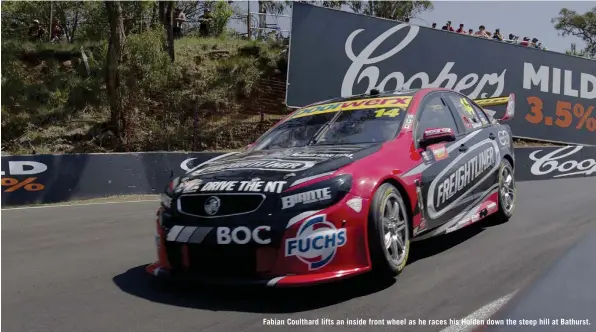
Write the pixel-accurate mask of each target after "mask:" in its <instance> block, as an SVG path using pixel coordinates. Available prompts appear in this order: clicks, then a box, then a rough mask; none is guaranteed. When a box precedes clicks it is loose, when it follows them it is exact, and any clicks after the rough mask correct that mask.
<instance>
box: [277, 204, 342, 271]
mask: <svg viewBox="0 0 596 332" xmlns="http://www.w3.org/2000/svg"><path fill="white" fill-rule="evenodd" d="M346 242H347V231H346V229H345V228H341V229H337V228H336V227H335V226H334V225H333V224H332V223H330V222H329V221H327V220H326V219H325V215H318V216H314V217H312V218H310V219H307V220H306V221H304V222H303V224H302V226H300V229H299V230H298V233H297V234H296V237H294V238H290V239H287V240H286V257H292V256H295V257H297V258H298V259H299V260H300V261H302V262H304V263H305V264H307V265H308V269H309V270H317V269H320V268H322V267H324V266H325V265H327V264H329V263H330V262H331V261H332V260H333V258H334V257H335V254H336V253H337V250H338V248H340V247H343V246H344V245H345V244H346Z"/></svg>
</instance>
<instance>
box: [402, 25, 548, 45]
mask: <svg viewBox="0 0 596 332" xmlns="http://www.w3.org/2000/svg"><path fill="white" fill-rule="evenodd" d="M409 21H410V20H409V19H406V23H409ZM432 28H433V29H436V28H437V23H433V24H432ZM441 30H445V31H450V32H454V33H459V34H462V35H469V36H473V37H479V38H487V39H493V40H495V41H500V42H505V43H510V44H517V45H521V46H526V47H533V48H538V49H542V50H546V47H544V46H543V45H542V43H541V42H540V41H539V40H538V38H530V37H524V38H522V40H521V41H520V40H519V36H516V35H514V34H512V33H510V34H509V36H508V37H509V38H505V37H504V36H503V34H501V29H495V31H494V32H490V31H488V30H486V27H485V26H484V25H481V26H479V27H478V30H477V31H476V32H474V29H466V28H465V26H464V24H463V23H462V24H460V25H459V28H457V29H454V28H453V26H452V25H451V21H447V23H446V24H445V25H443V27H442V28H441Z"/></svg>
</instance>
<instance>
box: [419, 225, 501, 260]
mask: <svg viewBox="0 0 596 332" xmlns="http://www.w3.org/2000/svg"><path fill="white" fill-rule="evenodd" d="M501 224H503V222H498V221H496V219H495V218H492V217H490V216H489V217H488V218H487V219H486V220H482V221H479V222H477V223H475V224H472V225H470V226H467V227H464V228H462V229H459V230H457V231H455V232H453V233H449V234H446V235H441V236H437V237H432V238H429V239H426V240H421V241H419V242H413V243H412V248H411V251H410V257H409V259H408V265H410V264H412V263H414V262H416V261H418V260H421V259H424V258H428V257H431V256H434V255H437V254H440V253H442V252H444V251H447V250H449V249H451V248H453V247H455V246H457V245H459V244H461V243H464V242H466V241H467V240H469V239H471V238H473V237H474V236H476V235H478V234H480V233H482V232H484V230H485V229H486V228H489V227H494V226H499V225H501Z"/></svg>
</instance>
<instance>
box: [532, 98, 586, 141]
mask: <svg viewBox="0 0 596 332" xmlns="http://www.w3.org/2000/svg"><path fill="white" fill-rule="evenodd" d="M528 104H529V105H530V111H529V113H528V114H527V115H526V120H527V121H528V122H530V123H534V124H538V123H544V124H545V125H547V126H552V125H553V124H554V125H556V126H557V127H561V128H569V127H570V126H571V125H573V124H575V126H574V128H575V129H576V130H588V131H590V132H594V131H596V117H594V116H592V112H593V111H594V106H584V105H582V104H580V103H575V104H573V103H571V102H568V101H560V100H559V101H557V105H556V108H555V114H556V119H555V118H553V117H550V116H544V113H543V109H542V107H543V105H544V104H543V102H542V100H541V99H540V98H538V97H528Z"/></svg>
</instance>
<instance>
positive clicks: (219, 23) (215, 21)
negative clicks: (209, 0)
mask: <svg viewBox="0 0 596 332" xmlns="http://www.w3.org/2000/svg"><path fill="white" fill-rule="evenodd" d="M232 15H234V10H233V9H232V6H230V5H229V4H228V3H227V2H225V1H218V2H216V3H215V4H214V5H213V9H212V11H211V16H212V19H211V22H210V24H211V27H210V31H211V34H212V35H213V36H219V35H221V34H222V33H223V32H224V31H225V29H226V26H227V25H228V22H229V20H230V18H231V17H232Z"/></svg>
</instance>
